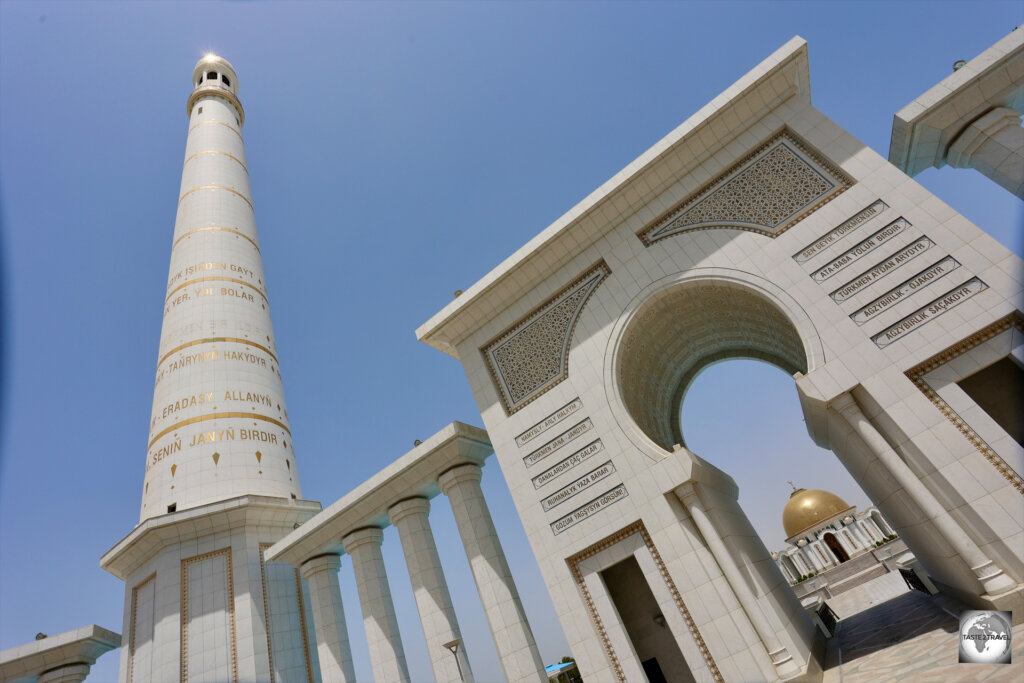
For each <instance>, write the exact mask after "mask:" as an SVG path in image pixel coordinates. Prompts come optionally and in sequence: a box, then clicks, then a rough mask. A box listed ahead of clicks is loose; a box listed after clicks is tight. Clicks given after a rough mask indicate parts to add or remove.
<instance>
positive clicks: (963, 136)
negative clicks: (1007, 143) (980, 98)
mask: <svg viewBox="0 0 1024 683" xmlns="http://www.w3.org/2000/svg"><path fill="white" fill-rule="evenodd" d="M1020 122H1021V115H1020V112H1019V111H1017V110H1016V109H1011V108H1010V107H996V108H994V109H990V110H989V111H987V112H986V113H984V114H982V115H981V116H979V117H978V118H976V119H975V120H973V121H971V123H970V124H969V125H967V127H965V128H964V129H963V130H962V131H961V132H960V134H959V135H957V136H956V139H954V140H953V142H951V143H950V145H949V149H948V151H947V152H946V163H947V164H949V165H950V166H953V167H954V168H970V167H971V166H973V163H972V162H973V158H972V157H973V156H974V154H975V152H977V151H978V150H979V149H980V148H981V146H982V145H984V144H985V143H986V142H987V141H988V140H990V139H991V138H993V137H995V136H996V135H998V134H999V133H1000V132H1001V131H1002V130H1003V129H1005V128H1019V127H1020Z"/></svg>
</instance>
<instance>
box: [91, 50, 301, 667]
mask: <svg viewBox="0 0 1024 683" xmlns="http://www.w3.org/2000/svg"><path fill="white" fill-rule="evenodd" d="M192 85H193V90H192V94H191V96H190V97H189V98H188V104H187V113H188V119H189V125H188V140H187V142H186V144H185V163H184V168H183V170H182V174H181V190H180V193H179V197H178V213H177V218H176V220H175V224H174V237H173V241H172V246H171V268H170V274H169V276H168V280H167V291H166V295H165V296H166V298H165V300H164V304H163V307H164V319H163V329H162V332H161V335H160V350H159V354H158V359H157V369H156V385H155V388H154V390H153V412H152V418H151V421H150V425H149V429H150V431H149V437H148V443H147V446H146V474H145V481H144V483H143V493H142V511H141V515H140V520H139V524H138V525H137V526H136V527H135V528H134V529H133V530H132V531H131V532H130V533H129V534H128V535H127V536H125V537H124V538H123V539H122V540H121V541H120V542H119V543H118V544H117V545H115V546H114V547H113V548H112V549H111V550H109V551H108V552H107V553H106V554H105V555H104V556H103V557H102V558H101V560H100V565H101V566H102V567H103V568H104V569H106V570H107V571H109V572H111V573H112V574H114V575H115V576H117V577H119V578H121V579H123V580H124V581H125V602H124V626H123V634H124V635H123V643H124V645H123V647H122V650H121V671H120V681H121V683H130V682H132V681H182V682H184V681H189V680H193V681H236V682H237V681H292V680H301V681H310V682H311V683H312V682H313V681H317V680H319V664H318V661H317V653H316V646H315V640H314V637H313V633H312V630H311V628H312V624H313V621H312V614H311V612H310V604H309V596H308V589H307V588H306V586H305V580H304V579H302V577H301V576H300V575H299V573H298V572H297V571H296V570H294V569H293V568H292V567H291V566H290V565H288V564H284V563H279V562H264V560H263V551H264V549H265V548H267V547H269V546H270V545H272V544H273V543H274V542H276V541H278V540H279V539H281V538H282V537H283V536H284V535H285V534H287V533H288V532H289V531H291V530H292V529H293V528H295V527H296V526H297V525H299V524H301V523H302V522H304V521H306V520H307V519H309V518H310V517H312V516H313V515H314V514H316V513H317V512H318V511H319V510H320V505H319V503H315V502H312V501H304V500H301V491H300V489H299V476H298V471H297V468H296V465H295V451H294V448H293V445H292V435H291V427H290V426H289V422H288V411H287V410H286V409H285V402H284V391H283V389H282V384H281V371H280V366H279V364H278V357H277V351H276V348H275V345H274V332H273V330H272V328H271V324H270V303H269V300H268V294H267V286H266V280H265V279H264V277H263V263H262V256H261V253H260V247H259V239H258V238H257V235H256V221H255V215H254V211H253V201H252V195H251V193H250V189H249V172H248V168H247V166H246V161H245V146H244V143H243V140H242V125H243V124H244V123H245V112H244V110H243V109H242V103H241V102H240V101H239V99H238V76H237V74H236V73H235V70H234V68H233V67H232V66H231V64H229V63H228V62H227V60H225V59H223V58H221V57H218V56H216V55H207V56H206V57H204V58H203V59H201V60H200V61H199V63H198V64H197V65H196V68H195V70H194V71H193V74H192Z"/></svg>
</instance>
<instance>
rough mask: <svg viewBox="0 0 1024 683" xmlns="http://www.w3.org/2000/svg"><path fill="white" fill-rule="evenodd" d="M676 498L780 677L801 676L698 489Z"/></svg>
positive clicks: (682, 488)
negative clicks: (716, 564) (702, 500)
mask: <svg viewBox="0 0 1024 683" xmlns="http://www.w3.org/2000/svg"><path fill="white" fill-rule="evenodd" d="M676 495H677V496H679V499H680V500H681V501H682V502H683V505H685V506H686V509H687V511H688V512H689V513H690V517H691V518H692V519H693V523H694V524H695V525H696V526H697V530H698V531H700V533H701V535H702V536H703V537H704V541H705V542H706V543H707V544H708V549H710V550H711V554H712V555H714V557H715V561H716V562H718V566H719V567H720V568H721V569H722V573H723V574H724V575H725V580H726V581H728V582H729V586H731V587H732V591H733V593H734V594H735V595H736V599H737V600H738V601H739V603H740V607H742V608H743V611H744V612H745V613H746V615H747V618H748V619H750V623H751V625H753V627H754V630H755V631H756V632H757V636H758V637H759V638H760V639H761V643H762V644H763V645H764V648H765V650H767V651H768V657H769V659H771V662H772V664H773V665H774V666H775V671H776V672H777V673H778V674H779V677H780V678H786V677H788V676H792V675H794V674H796V673H798V672H799V671H800V669H801V666H800V664H798V663H797V662H796V661H795V660H794V659H793V656H792V655H790V654H789V650H787V649H786V646H785V645H783V644H782V641H780V640H779V636H778V634H777V633H776V632H775V629H773V628H772V627H771V624H769V623H768V619H767V618H766V617H765V615H764V612H762V611H761V605H760V604H759V603H758V602H757V596H755V595H754V592H753V591H752V590H750V586H748V585H747V582H746V581H745V580H744V579H743V575H742V574H740V570H739V567H737V566H736V563H735V562H734V561H733V559H732V553H730V552H729V549H728V548H726V547H725V543H724V542H723V541H722V538H721V536H719V534H718V530H717V529H716V528H715V525H714V523H712V521H711V518H710V517H709V516H708V513H707V510H706V509H705V508H704V503H702V502H701V500H700V497H699V496H698V495H697V491H696V489H694V487H693V486H692V485H683V486H680V487H678V488H677V489H676Z"/></svg>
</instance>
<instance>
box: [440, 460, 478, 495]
mask: <svg viewBox="0 0 1024 683" xmlns="http://www.w3.org/2000/svg"><path fill="white" fill-rule="evenodd" d="M483 476H484V473H483V470H481V469H480V465H474V464H473V463H466V464H464V465H456V466H455V467H453V468H451V469H450V470H448V471H446V472H444V473H443V474H442V475H441V476H440V477H438V478H437V485H438V487H439V488H440V489H441V493H443V494H445V495H448V491H449V490H451V488H452V487H453V486H457V485H459V484H463V483H466V482H469V481H475V482H479V481H480V479H482V478H483Z"/></svg>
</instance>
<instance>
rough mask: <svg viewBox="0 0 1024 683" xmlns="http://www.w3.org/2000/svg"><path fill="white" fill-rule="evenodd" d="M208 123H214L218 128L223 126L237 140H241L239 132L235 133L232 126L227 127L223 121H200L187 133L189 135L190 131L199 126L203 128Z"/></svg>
mask: <svg viewBox="0 0 1024 683" xmlns="http://www.w3.org/2000/svg"><path fill="white" fill-rule="evenodd" d="M208 123H216V124H217V125H218V126H224V127H225V128H227V129H228V130H230V131H231V132H232V133H234V134H235V135H237V136H238V139H239V140H242V134H241V133H240V132H239V131H237V130H236V129H235V127H234V126H229V125H228V124H226V123H224V122H223V121H200V122H199V123H197V124H196V125H194V126H192V127H191V128H189V129H188V132H189V133H191V132H192V131H194V130H195V129H196V128H198V127H199V126H205V125H206V124H208ZM243 142H244V140H243Z"/></svg>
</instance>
